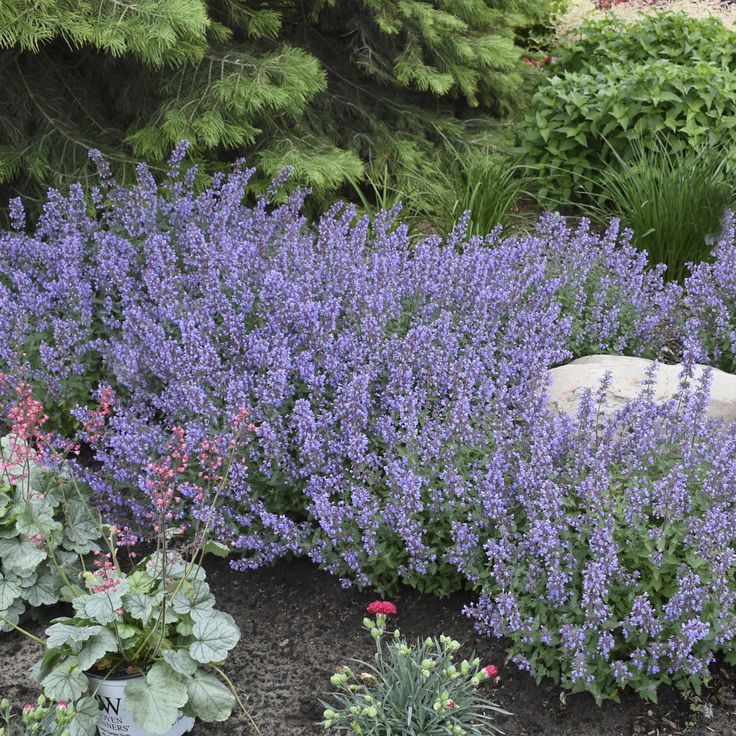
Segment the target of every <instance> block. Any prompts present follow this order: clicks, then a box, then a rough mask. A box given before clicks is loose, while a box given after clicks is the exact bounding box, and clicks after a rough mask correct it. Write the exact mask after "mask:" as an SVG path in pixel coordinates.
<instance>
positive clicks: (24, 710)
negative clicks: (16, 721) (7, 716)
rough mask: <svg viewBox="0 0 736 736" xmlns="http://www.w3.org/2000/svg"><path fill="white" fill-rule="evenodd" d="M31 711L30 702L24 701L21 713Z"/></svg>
mask: <svg viewBox="0 0 736 736" xmlns="http://www.w3.org/2000/svg"><path fill="white" fill-rule="evenodd" d="M32 711H33V705H32V704H31V703H26V704H25V705H24V706H23V713H31V712H32Z"/></svg>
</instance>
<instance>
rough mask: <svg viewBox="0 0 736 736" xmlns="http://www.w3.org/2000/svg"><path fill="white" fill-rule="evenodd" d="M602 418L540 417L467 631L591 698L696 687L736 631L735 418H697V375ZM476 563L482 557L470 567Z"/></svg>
mask: <svg viewBox="0 0 736 736" xmlns="http://www.w3.org/2000/svg"><path fill="white" fill-rule="evenodd" d="M653 380H654V373H652V374H651V375H650V378H649V379H648V381H647V383H646V384H645V386H644V387H643V389H642V394H641V396H640V397H639V398H637V399H636V400H634V401H632V402H631V403H630V404H628V405H627V406H625V407H624V408H622V409H620V410H619V411H617V412H616V413H613V414H612V415H610V416H607V417H606V416H604V414H605V412H603V411H601V409H602V406H601V402H603V401H604V397H605V389H606V382H604V384H603V385H602V387H601V392H600V394H599V395H598V397H594V396H592V395H589V396H588V400H587V402H585V403H584V405H583V406H582V407H581V410H580V414H579V415H578V417H577V419H571V418H567V417H563V416H557V415H552V414H546V415H540V416H539V417H538V420H537V422H536V424H535V426H534V427H533V428H532V430H533V431H530V432H529V434H528V436H527V438H526V447H525V448H524V449H523V450H521V451H519V452H517V456H516V457H517V462H516V463H515V464H514V466H513V467H510V469H509V476H508V479H509V480H508V483H509V484H510V488H509V494H510V496H511V497H512V498H514V499H515V501H514V503H509V504H508V505H507V506H506V507H505V508H499V516H498V519H497V534H496V536H495V537H493V538H486V543H485V553H486V559H487V564H486V565H485V567H484V570H483V572H482V573H481V578H480V579H481V580H482V582H483V584H484V589H485V592H484V594H483V595H482V596H481V598H480V601H479V602H478V603H477V605H475V606H473V607H471V608H470V609H469V613H470V615H471V616H472V617H473V618H474V619H475V621H476V622H477V625H478V629H479V631H480V632H482V633H487V634H490V635H493V636H497V637H507V638H508V639H510V640H511V649H510V654H511V656H512V659H513V661H514V662H515V663H516V664H517V665H518V666H519V667H520V668H521V669H524V670H528V671H530V672H531V673H532V674H533V675H535V676H536V677H537V679H538V680H541V679H542V678H544V677H551V678H553V679H554V680H555V681H556V682H558V683H560V684H561V685H563V686H564V687H565V688H567V689H570V690H572V691H574V692H579V691H587V692H590V693H591V694H592V695H593V696H594V697H595V699H596V700H597V701H598V702H601V701H602V700H604V699H606V698H614V699H617V698H618V697H619V693H620V691H621V690H622V689H624V688H631V689H633V690H635V691H636V692H637V693H638V694H639V695H640V696H642V697H643V698H648V699H652V700H655V699H656V697H657V691H658V688H659V687H660V686H661V685H667V684H673V685H675V686H677V687H678V688H680V689H682V690H685V691H695V692H699V690H700V687H701V686H702V685H703V684H704V683H706V682H707V681H708V680H709V677H710V672H709V668H710V665H711V664H712V663H713V662H714V660H715V658H716V657H717V656H718V655H719V654H720V655H725V656H726V657H727V658H729V659H731V660H733V659H734V653H733V642H734V637H736V585H735V584H734V580H736V553H735V552H734V549H735V543H736V531H735V530H736V486H735V485H734V483H735V482H736V426H734V425H728V426H724V425H722V424H719V423H717V422H714V421H711V420H708V418H707V416H706V409H707V404H708V377H707V376H706V378H705V379H704V382H703V383H702V384H699V385H697V386H693V385H692V381H691V380H690V378H689V369H688V368H686V369H685V371H684V372H683V376H682V385H681V387H680V390H679V393H678V395H677V396H675V397H674V398H673V399H671V400H669V401H666V402H664V403H662V404H659V403H657V401H656V400H655V392H654V384H653ZM479 567H480V564H479Z"/></svg>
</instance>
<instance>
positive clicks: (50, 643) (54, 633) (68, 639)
mask: <svg viewBox="0 0 736 736" xmlns="http://www.w3.org/2000/svg"><path fill="white" fill-rule="evenodd" d="M67 620H69V619H67ZM101 631H103V628H102V626H78V625H76V624H66V623H64V622H59V623H56V624H52V625H51V626H49V627H48V629H46V648H47V649H58V648H59V647H63V646H64V645H65V644H68V645H69V646H74V645H75V644H81V643H82V642H85V641H87V640H88V639H89V638H91V637H93V636H95V634H99V633H100V632H101Z"/></svg>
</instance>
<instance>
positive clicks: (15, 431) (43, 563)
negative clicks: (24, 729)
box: [0, 377, 100, 631]
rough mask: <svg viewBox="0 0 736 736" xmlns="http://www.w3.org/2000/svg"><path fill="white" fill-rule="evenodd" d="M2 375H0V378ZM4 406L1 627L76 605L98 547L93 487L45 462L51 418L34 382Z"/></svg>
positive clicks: (0, 459) (0, 450)
mask: <svg viewBox="0 0 736 736" xmlns="http://www.w3.org/2000/svg"><path fill="white" fill-rule="evenodd" d="M1 380H2V377H0V381H1ZM12 393H13V395H14V399H13V400H11V401H10V402H9V403H7V404H6V405H4V406H2V407H0V409H1V410H2V413H3V415H4V417H5V420H6V423H7V425H8V427H9V432H8V434H6V435H5V436H4V437H2V438H0V630H2V631H8V630H10V629H11V628H12V626H13V625H15V624H17V623H18V622H19V621H20V618H21V616H22V615H23V613H24V611H25V610H26V609H27V608H28V607H30V608H31V609H35V608H39V607H42V606H49V605H53V604H54V603H57V602H58V601H59V600H62V599H63V600H70V597H71V596H72V595H73V592H72V591H73V587H74V585H75V584H76V582H77V579H78V576H79V574H80V573H81V572H82V569H83V566H84V557H85V556H87V555H89V554H90V553H92V552H94V551H95V550H98V549H99V541H100V532H99V523H98V519H97V516H96V515H95V514H94V513H93V512H92V511H91V510H90V507H89V502H90V495H91V494H90V490H89V488H87V487H86V486H84V485H81V484H78V483H76V482H75V480H74V479H73V478H72V477H71V476H70V475H69V474H68V473H66V472H63V471H61V470H59V469H55V468H52V467H48V465H47V464H45V463H44V462H43V457H42V453H41V451H40V449H39V445H42V443H43V442H44V440H45V435H44V433H43V431H42V429H43V424H44V423H45V421H46V414H45V412H44V410H43V406H42V405H41V403H40V402H38V401H37V400H36V399H34V397H33V394H32V391H31V388H30V386H29V385H28V384H25V383H21V384H19V385H18V386H16V387H15V389H14V390H13V392H12Z"/></svg>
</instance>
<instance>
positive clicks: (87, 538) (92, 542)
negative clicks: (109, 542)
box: [64, 498, 100, 555]
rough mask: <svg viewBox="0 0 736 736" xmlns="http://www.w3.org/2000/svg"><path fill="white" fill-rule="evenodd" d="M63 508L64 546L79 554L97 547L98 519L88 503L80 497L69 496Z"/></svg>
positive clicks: (98, 536)
mask: <svg viewBox="0 0 736 736" xmlns="http://www.w3.org/2000/svg"><path fill="white" fill-rule="evenodd" d="M65 508H66V523H65V525H64V536H65V539H66V546H67V547H68V548H69V549H72V550H74V551H75V552H76V553H77V554H81V555H86V554H89V553H90V552H94V551H95V550H97V549H99V544H98V541H99V539H100V527H99V520H98V518H97V516H96V515H95V513H94V512H93V511H92V510H91V509H90V507H89V505H88V504H87V503H86V502H84V501H82V500H81V499H77V498H71V499H69V500H68V501H67V502H66V504H65Z"/></svg>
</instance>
